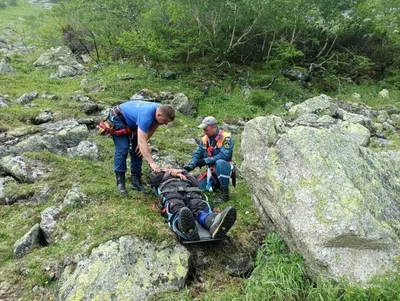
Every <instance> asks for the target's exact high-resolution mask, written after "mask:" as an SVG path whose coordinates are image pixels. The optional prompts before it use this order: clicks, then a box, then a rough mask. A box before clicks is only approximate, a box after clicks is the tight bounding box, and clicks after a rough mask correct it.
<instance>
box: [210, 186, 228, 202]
mask: <svg viewBox="0 0 400 301" xmlns="http://www.w3.org/2000/svg"><path fill="white" fill-rule="evenodd" d="M220 189H221V193H220V195H219V196H218V198H217V199H216V200H215V201H214V203H222V202H227V201H229V186H221V188H220Z"/></svg>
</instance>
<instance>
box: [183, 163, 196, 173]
mask: <svg viewBox="0 0 400 301" xmlns="http://www.w3.org/2000/svg"><path fill="white" fill-rule="evenodd" d="M183 169H184V170H186V171H187V172H190V171H192V170H193V169H194V166H193V164H187V165H185V166H183Z"/></svg>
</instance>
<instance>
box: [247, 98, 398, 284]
mask: <svg viewBox="0 0 400 301" xmlns="http://www.w3.org/2000/svg"><path fill="white" fill-rule="evenodd" d="M316 103H318V100H317V99H313V100H312V101H309V102H308V105H307V106H306V105H304V104H302V107H293V108H292V109H291V112H292V113H296V114H295V116H296V117H297V119H298V118H300V117H301V116H304V115H305V114H311V113H315V112H316V111H318V112H320V114H321V115H322V116H320V117H319V118H322V117H323V116H325V114H328V116H330V117H332V116H336V118H334V119H335V121H334V122H331V123H327V124H325V125H324V126H321V123H318V124H316V123H315V122H310V123H309V124H308V125H299V124H298V123H296V122H292V121H290V120H289V121H288V120H284V119H282V118H280V117H276V116H267V117H258V118H255V119H253V120H251V121H250V122H248V123H247V124H246V126H245V129H244V132H243V135H242V154H243V157H244V161H243V165H242V168H241V169H242V174H243V176H244V178H245V179H246V180H247V182H248V184H249V185H250V187H251V190H252V194H253V200H254V202H255V204H256V206H257V208H258V209H259V212H260V213H261V215H262V216H263V220H264V221H265V223H266V224H270V223H271V222H272V225H273V227H274V228H275V230H276V231H277V232H278V233H279V234H280V235H281V236H282V237H283V238H284V239H285V242H286V243H287V245H288V246H289V247H290V248H291V249H292V250H295V251H298V252H300V253H301V254H302V255H303V257H304V259H305V262H306V266H307V271H308V273H309V275H310V276H312V277H314V278H316V277H317V276H318V275H321V274H322V275H327V276H332V277H342V276H343V277H346V278H348V279H350V280H352V281H368V280H370V279H371V278H372V277H373V276H375V275H380V274H383V273H385V272H387V271H394V270H395V269H396V258H398V256H399V255H400V251H399V237H400V223H399V222H398V221H399V218H400V203H399V201H398V200H399V197H398V196H399V195H400V181H399V179H400V151H381V152H377V151H372V150H371V149H368V148H366V147H365V145H366V144H367V142H366V141H365V139H366V136H365V135H366V134H365V133H366V130H367V128H366V127H364V126H363V125H362V124H361V123H359V121H360V120H364V119H363V118H358V119H357V121H354V122H355V123H351V122H349V121H345V122H344V121H343V120H342V119H340V116H345V115H346V114H339V115H338V114H337V113H338V111H339V107H338V104H337V103H335V102H334V101H333V100H331V99H328V98H327V97H325V96H323V97H321V102H320V105H318V104H316ZM341 110H343V109H341ZM342 113H343V112H342ZM344 113H346V112H344ZM347 113H348V112H347ZM363 117H364V118H368V117H366V116H363ZM326 119H328V118H326ZM353 120H356V119H353ZM344 124H345V125H346V126H344ZM352 127H356V128H355V129H351V128H352ZM360 127H362V130H360V129H361V128H360ZM345 129H346V130H345ZM349 133H350V134H349ZM355 133H359V136H357V137H354V135H356V134H355ZM360 137H364V138H360Z"/></svg>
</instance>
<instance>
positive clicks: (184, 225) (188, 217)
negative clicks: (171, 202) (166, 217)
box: [178, 207, 200, 240]
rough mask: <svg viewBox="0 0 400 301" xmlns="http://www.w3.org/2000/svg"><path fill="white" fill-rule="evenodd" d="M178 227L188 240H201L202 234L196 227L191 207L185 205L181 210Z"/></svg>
mask: <svg viewBox="0 0 400 301" xmlns="http://www.w3.org/2000/svg"><path fill="white" fill-rule="evenodd" d="M178 229H179V231H180V232H181V233H182V234H183V235H184V236H185V237H184V238H185V239H186V240H199V239H200V236H199V233H198V231H197V228H196V220H195V219H194V215H193V213H192V211H190V209H189V208H187V207H183V208H182V209H181V210H180V211H179V217H178Z"/></svg>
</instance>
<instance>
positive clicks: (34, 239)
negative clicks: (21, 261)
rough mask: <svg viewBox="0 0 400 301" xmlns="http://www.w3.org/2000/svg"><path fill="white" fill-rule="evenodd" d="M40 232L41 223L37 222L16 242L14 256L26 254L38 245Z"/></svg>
mask: <svg viewBox="0 0 400 301" xmlns="http://www.w3.org/2000/svg"><path fill="white" fill-rule="evenodd" d="M39 232H40V227H39V224H36V225H34V226H33V227H32V228H31V229H30V230H29V231H28V232H27V233H26V234H25V235H24V236H23V237H21V239H19V240H18V241H17V242H16V243H15V244H14V256H16V257H20V256H24V255H26V254H28V253H29V252H30V251H31V250H32V249H33V248H34V247H35V246H37V245H38V244H39Z"/></svg>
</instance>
